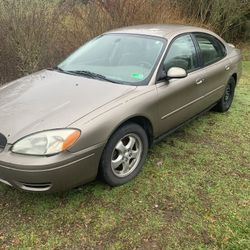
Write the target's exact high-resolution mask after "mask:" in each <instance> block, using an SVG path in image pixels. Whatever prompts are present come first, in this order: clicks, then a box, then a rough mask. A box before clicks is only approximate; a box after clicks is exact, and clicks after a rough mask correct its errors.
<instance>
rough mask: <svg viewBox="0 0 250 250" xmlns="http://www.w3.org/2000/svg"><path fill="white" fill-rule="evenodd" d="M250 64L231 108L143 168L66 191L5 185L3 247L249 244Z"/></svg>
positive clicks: (161, 149)
mask: <svg viewBox="0 0 250 250" xmlns="http://www.w3.org/2000/svg"><path fill="white" fill-rule="evenodd" d="M249 121H250V62H244V64H243V77H242V80H241V82H240V84H239V85H238V88H237V91H236V96H235V101H234V103H233V106H232V108H231V109H230V111H229V112H227V113H225V114H218V113H214V112H209V113H208V114H206V115H204V116H202V117H201V118H199V119H197V120H196V121H194V122H192V123H191V124H189V125H188V126H186V127H185V128H183V129H181V130H179V131H177V132H176V133H174V134H173V135H171V136H170V137H168V138H167V139H166V140H164V141H162V142H161V143H159V144H157V145H156V146H154V147H153V148H152V150H151V151H150V153H149V157H148V159H147V162H146V165H145V167H144V169H143V171H142V173H141V174H140V175H139V176H138V177H137V178H136V179H135V180H134V181H132V182H130V183H129V184H127V185H124V186H122V187H118V188H110V187H108V186H107V185H105V184H103V183H100V182H98V181H96V182H93V183H90V184H87V185H85V186H84V187H81V188H78V189H75V190H72V191H69V192H66V193H64V194H60V195H59V194H54V195H41V194H30V193H23V192H19V191H17V190H13V189H11V188H9V187H6V186H4V185H0V211H1V212H0V222H1V223H0V249H232V250H235V249H248V247H249V245H250V237H249V236H250V230H249V228H250V220H249V218H250V210H249V205H250V199H249V198H250V185H249V179H250V172H249V167H250V144H249V141H250V122H249Z"/></svg>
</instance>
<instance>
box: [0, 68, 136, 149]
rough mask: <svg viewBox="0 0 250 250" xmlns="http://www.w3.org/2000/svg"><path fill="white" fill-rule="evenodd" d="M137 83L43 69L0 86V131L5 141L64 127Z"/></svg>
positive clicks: (13, 140)
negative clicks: (90, 77)
mask: <svg viewBox="0 0 250 250" xmlns="http://www.w3.org/2000/svg"><path fill="white" fill-rule="evenodd" d="M135 88H136V87H134V86H127V85H119V84H114V83H109V82H104V81H99V80H94V79H89V78H85V77H81V76H73V75H68V74H64V73H60V72H56V71H50V70H44V71H40V72H38V73H35V74H32V75H29V76H27V77H24V78H21V79H19V80H16V81H14V82H12V83H10V84H8V85H6V86H4V87H3V88H0V133H2V134H3V135H5V136H6V137H7V139H8V143H10V144H12V143H14V142H15V141H16V140H18V139H20V138H22V137H24V136H26V135H29V134H31V133H34V132H38V131H42V130H47V129H55V128H65V127H67V126H70V124H72V123H73V122H74V121H76V120H78V119H80V118H82V117H84V116H86V115H88V114H89V113H91V112H94V111H95V110H97V109H98V108H100V107H103V106H104V105H106V104H108V103H110V102H111V101H114V100H115V99H118V98H120V97H122V96H124V95H126V94H127V93H128V92H130V91H133V90H134V89H135Z"/></svg>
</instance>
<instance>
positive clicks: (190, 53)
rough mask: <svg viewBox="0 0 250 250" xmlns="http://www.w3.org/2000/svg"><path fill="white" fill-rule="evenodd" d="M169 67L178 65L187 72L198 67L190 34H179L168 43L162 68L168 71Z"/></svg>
mask: <svg viewBox="0 0 250 250" xmlns="http://www.w3.org/2000/svg"><path fill="white" fill-rule="evenodd" d="M171 67H180V68H183V69H185V70H186V71H187V72H190V71H193V70H195V69H197V68H198V59H197V53H196V49H195V46H194V43H193V40H192V38H191V36H190V35H183V36H180V37H178V38H176V40H174V42H173V43H172V44H171V45H170V49H169V51H168V54H167V56H166V59H165V60H164V68H165V70H166V71H168V69H170V68H171Z"/></svg>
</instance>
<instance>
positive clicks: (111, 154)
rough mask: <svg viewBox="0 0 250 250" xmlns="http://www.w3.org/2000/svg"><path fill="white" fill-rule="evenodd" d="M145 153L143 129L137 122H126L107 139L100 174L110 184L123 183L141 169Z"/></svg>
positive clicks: (145, 136) (146, 148) (146, 147)
mask: <svg viewBox="0 0 250 250" xmlns="http://www.w3.org/2000/svg"><path fill="white" fill-rule="evenodd" d="M147 153H148V137H147V134H146V132H145V130H144V129H143V128H142V127H141V126H139V125H138V124H135V123H128V124H126V125H124V126H122V127H121V128H119V129H118V130H117V131H116V132H115V133H114V134H113V135H112V136H111V138H110V139H109V141H108V143H107V145H106V147H105V149H104V152H103V154H102V158H101V164H100V176H101V177H102V179H103V180H104V181H105V182H106V183H107V184H109V185H110V186H113V187H114V186H120V185H123V184H125V183H127V182H129V181H130V180H132V179H133V178H134V177H135V176H136V175H137V174H138V173H139V172H140V171H141V169H142V167H143V164H144V162H145V159H146V156H147Z"/></svg>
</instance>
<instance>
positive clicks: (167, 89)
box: [156, 34, 205, 134]
mask: <svg viewBox="0 0 250 250" xmlns="http://www.w3.org/2000/svg"><path fill="white" fill-rule="evenodd" d="M171 67H181V68H184V69H185V70H186V71H187V72H188V75H187V77H185V78H183V79H170V80H169V81H166V80H164V81H161V82H158V83H157V85H156V86H157V92H158V98H159V103H158V116H159V134H163V133H164V132H166V131H169V130H171V129H173V128H175V127H177V126H178V125H180V124H181V123H183V122H184V121H186V120H188V119H189V118H191V117H193V116H195V115H196V114H198V113H199V112H201V111H202V110H204V108H205V107H204V106H203V104H202V91H201V88H202V84H201V83H202V82H203V77H204V70H203V69H201V68H200V66H199V63H198V56H197V51H196V48H195V46H194V43H193V40H192V38H191V36H190V35H189V34H186V35H182V36H178V37H177V38H176V39H175V40H174V41H173V42H172V44H171V45H170V48H169V50H168V52H167V56H166V58H165V60H164V68H165V70H166V71H167V70H168V69H169V68H171Z"/></svg>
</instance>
